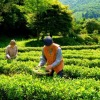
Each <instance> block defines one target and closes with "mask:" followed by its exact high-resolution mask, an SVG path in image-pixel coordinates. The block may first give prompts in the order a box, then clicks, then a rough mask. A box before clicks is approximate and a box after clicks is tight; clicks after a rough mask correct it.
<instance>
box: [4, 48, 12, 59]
mask: <svg viewBox="0 0 100 100" xmlns="http://www.w3.org/2000/svg"><path fill="white" fill-rule="evenodd" d="M5 52H6V58H7V59H11V57H10V55H9V47H8V46H7V47H6V50H5Z"/></svg>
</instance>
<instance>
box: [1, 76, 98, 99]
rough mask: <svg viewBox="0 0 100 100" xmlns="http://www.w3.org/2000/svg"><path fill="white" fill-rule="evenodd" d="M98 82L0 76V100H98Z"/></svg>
mask: <svg viewBox="0 0 100 100" xmlns="http://www.w3.org/2000/svg"><path fill="white" fill-rule="evenodd" d="M99 99H100V81H96V80H94V79H82V80H81V79H76V80H65V79H63V78H62V79H60V78H59V77H58V78H57V77H56V78H55V77H54V78H49V77H42V78H36V77H32V76H30V75H28V74H26V75H25V74H15V75H13V76H12V77H9V76H5V75H0V100H99Z"/></svg>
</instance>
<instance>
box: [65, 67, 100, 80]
mask: <svg viewBox="0 0 100 100" xmlns="http://www.w3.org/2000/svg"><path fill="white" fill-rule="evenodd" d="M64 74H65V77H66V78H94V79H96V80H98V79H100V68H98V67H95V68H88V67H82V66H75V65H70V66H65V67H64Z"/></svg>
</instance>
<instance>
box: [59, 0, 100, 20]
mask: <svg viewBox="0 0 100 100" xmlns="http://www.w3.org/2000/svg"><path fill="white" fill-rule="evenodd" d="M60 1H61V2H62V3H63V4H67V5H69V6H70V9H71V10H73V13H74V16H75V18H76V20H80V19H81V18H99V17H100V11H99V9H100V2H99V0H91V1H89V0H71V1H70V0H67V1H66V0H60Z"/></svg>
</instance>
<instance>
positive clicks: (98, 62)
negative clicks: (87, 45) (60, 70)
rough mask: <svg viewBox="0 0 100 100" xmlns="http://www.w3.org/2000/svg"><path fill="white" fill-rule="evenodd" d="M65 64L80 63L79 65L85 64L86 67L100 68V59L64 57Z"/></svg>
mask: <svg viewBox="0 0 100 100" xmlns="http://www.w3.org/2000/svg"><path fill="white" fill-rule="evenodd" d="M64 64H65V65H78V66H84V67H89V68H92V67H99V68H100V59H93V60H89V59H79V58H77V59H75V58H70V59H68V58H64Z"/></svg>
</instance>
